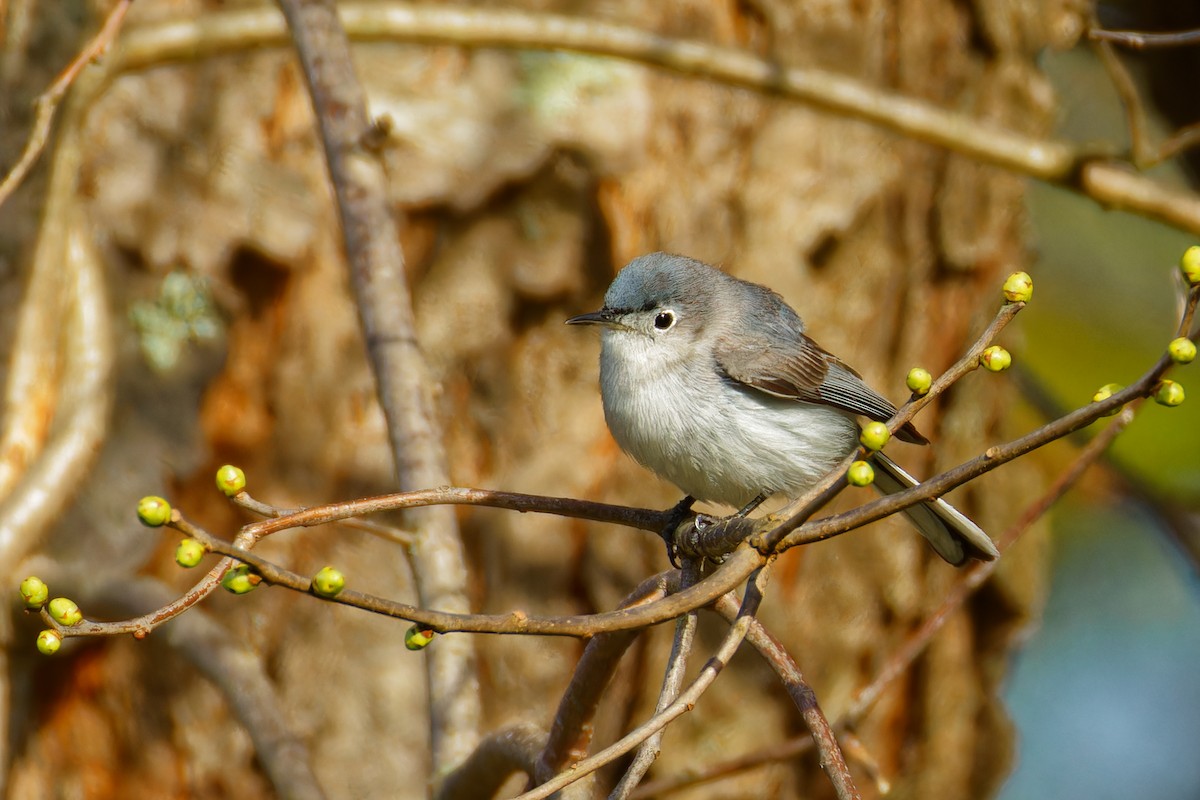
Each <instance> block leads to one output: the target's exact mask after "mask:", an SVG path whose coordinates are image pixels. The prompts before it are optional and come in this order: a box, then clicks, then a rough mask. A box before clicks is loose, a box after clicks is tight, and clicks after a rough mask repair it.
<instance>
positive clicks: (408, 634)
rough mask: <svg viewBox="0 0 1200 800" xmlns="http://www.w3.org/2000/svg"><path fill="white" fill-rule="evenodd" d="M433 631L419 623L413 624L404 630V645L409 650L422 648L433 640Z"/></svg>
mask: <svg viewBox="0 0 1200 800" xmlns="http://www.w3.org/2000/svg"><path fill="white" fill-rule="evenodd" d="M433 637H434V632H433V631H431V630H429V629H428V628H422V627H421V626H420V625H413V626H412V627H411V628H409V629H408V630H406V631H405V632H404V646H405V647H407V648H408V649H409V650H424V649H425V648H426V647H428V646H429V643H430V642H432V641H433Z"/></svg>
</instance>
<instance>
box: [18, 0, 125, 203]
mask: <svg viewBox="0 0 1200 800" xmlns="http://www.w3.org/2000/svg"><path fill="white" fill-rule="evenodd" d="M131 5H133V0H117V4H116V5H115V6H113V9H112V11H110V12H108V16H107V17H106V18H105V19H104V24H103V25H102V26H101V27H100V31H99V32H98V33H97V34H96V35H95V36H93V37H92V39H91V41H89V42H88V43H87V45H85V46H84V48H83V49H82V50H81V51H80V52H79V54H78V55H76V56H75V58H74V59H72V60H71V63H70V64H68V65H67V68H66V69H64V70H63V71H62V72H61V73H60V74H59V76H58V77H57V78H55V79H54V83H52V84H50V86H49V88H47V89H46V91H44V92H42V94H41V95H39V96H38V99H37V101H36V102H35V103H34V119H33V128H32V129H31V130H30V131H29V138H28V139H27V140H26V142H25V149H24V150H22V151H21V157H20V158H19V159H18V160H17V163H16V164H14V165H13V168H12V169H11V170H9V171H8V174H7V175H5V176H4V178H3V180H0V205H4V201H5V200H7V199H8V198H9V196H10V195H11V194H12V193H13V192H14V191H16V188H17V187H18V186H20V185H21V181H23V180H25V176H26V175H28V174H29V171H30V170H31V169H33V165H34V164H36V163H37V160H38V156H40V155H41V153H42V151H43V150H44V149H45V148H46V142H47V141H48V140H49V138H50V128H51V125H52V124H53V122H54V114H55V112H56V111H58V106H59V104H60V103H61V102H62V99H63V97H64V96H65V95H66V93H67V90H68V89H70V88H71V84H72V83H74V82H75V79H76V78H77V77H79V73H80V72H82V71H83V68H84V67H86V66H87V65H88V64H90V63H91V62H92V61H94V60H96V59H98V58H100V57H101V56H103V55H104V53H105V52H106V51H107V50H108V48H109V47H110V46H111V45H112V43H113V40H115V39H116V38H117V33H118V32H119V31H120V30H121V23H122V22H124V21H125V14H126V13H127V12H128V11H129V7H130V6H131Z"/></svg>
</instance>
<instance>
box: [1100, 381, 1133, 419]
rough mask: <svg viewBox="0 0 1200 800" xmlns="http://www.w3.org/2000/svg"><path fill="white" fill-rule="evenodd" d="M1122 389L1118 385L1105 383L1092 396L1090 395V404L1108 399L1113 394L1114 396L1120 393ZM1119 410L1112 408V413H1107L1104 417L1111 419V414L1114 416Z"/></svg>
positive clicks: (1122, 387)
mask: <svg viewBox="0 0 1200 800" xmlns="http://www.w3.org/2000/svg"><path fill="white" fill-rule="evenodd" d="M1124 388H1125V387H1124V386H1122V385H1121V384H1119V383H1106V384H1104V385H1103V386H1101V387H1100V388H1099V389H1097V390H1096V393H1095V394H1094V395H1092V402H1093V403H1099V402H1100V401H1101V400H1107V399H1108V398H1110V397H1112V396H1113V395H1114V394H1116V393H1117V392H1119V391H1121V390H1122V389H1124ZM1120 410H1121V409H1120V408H1119V407H1118V408H1114V409H1113V410H1112V411H1110V412H1108V414H1106V415H1105V416H1109V417H1111V416H1112V415H1113V414H1116V413H1117V412H1118V411H1120Z"/></svg>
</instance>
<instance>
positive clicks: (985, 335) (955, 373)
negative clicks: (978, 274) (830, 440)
mask: <svg viewBox="0 0 1200 800" xmlns="http://www.w3.org/2000/svg"><path fill="white" fill-rule="evenodd" d="M1024 307H1025V304H1024V303H1006V304H1004V305H1002V306H1001V307H1000V310H999V311H997V312H996V316H995V317H993V319H992V321H991V323H990V324H989V325H988V326H987V328H985V329H984V331H983V332H982V333H981V334H980V335H979V337H978V338H977V339H976V340H975V341H974V343H972V345H971V346H970V347H969V348H967V352H966V353H964V354H963V356H962V357H961V358H960V359H959V360H958V361H957V362H955V363H954V364H953V365H952V366H951V367H950V368H949V369H948V370H946V371H945V372H944V373H942V374H941V375H939V376H938V378H937V380H935V381H934V382H933V385H932V386H930V387H929V391H928V392H927V393H926V394H925V395H924V396H922V397H914V398H912V399H910V400H909V401H908V402H907V403H905V404H904V405H903V406H901V407H900V408H899V409H898V410H897V411H896V413H895V414H894V415H893V416H892V418H891V419H890V420H888V423H887V426H888V430H889V431H890V432H892V433H895V432H896V431H897V430H899V429H900V428H902V427H903V426H904V425H905V424H906V423H907V422H909V421H910V420H911V419H912V418H913V417H914V416H916V414H917V412H919V411H920V410H921V409H923V408H924V407H925V406H927V405H929V404H930V403H932V402H933V401H934V400H935V399H937V398H938V397H939V396H940V395H941V394H942V393H943V392H945V391H946V390H947V389H949V388H950V387H951V386H953V385H954V384H955V383H957V382H958V381H959V380H961V379H962V378H963V377H964V376H965V375H967V374H968V373H969V372H972V371H973V370H975V369H977V368H978V367H979V356H980V354H981V353H983V351H984V350H985V349H987V347H988V346H989V345H990V344H991V343H992V341H994V340H995V338H996V337H997V336H999V335H1000V332H1001V331H1003V330H1004V328H1005V327H1006V326H1007V325H1008V323H1010V322H1012V320H1013V318H1014V317H1015V316H1016V315H1017V313H1018V312H1020V311H1021V309H1022V308H1024ZM866 455H867V451H866V450H865V449H864V448H861V447H860V448H856V449H855V451H854V452H852V453H850V454H849V455H847V456H846V458H844V459H843V460H842V463H841V464H839V465H838V466H837V467H835V468H834V469H833V470H832V471H831V472H830V473H829V475H827V476H826V477H825V478H824V479H823V480H822V481H821V482H820V483H818V484H816V485H815V486H814V487H812V488H811V489H809V490H808V491H807V492H805V493H804V495H802V496H801V497H799V498H797V499H796V500H793V501H792V502H790V503H788V505H786V506H785V507H784V508H782V509H780V511H779V512H778V513H777V514H776V515H775V516H776V518H781V519H783V520H784V521H783V522H782V523H780V524H779V525H776V526H774V527H773V528H772V529H771V530H770V531H769V532H768V533H766V534H765V535H764V536H763V537H762V547H764V548H765V550H764V552H773V551H775V549H776V548H777V547H779V545H780V543H781V542H782V541H784V538H785V537H786V536H788V534H789V533H791V532H792V531H794V530H795V529H796V528H798V527H800V525H801V523H803V522H805V520H807V519H808V518H809V517H811V516H812V515H813V514H814V513H816V512H817V511H818V510H819V509H820V508H821V507H822V506H824V505H825V504H826V503H828V502H829V501H830V500H832V499H833V497H834V496H835V495H837V493H838V492H840V491H841V490H842V489H844V488H845V487H846V470H847V469H849V467H850V464H851V463H853V462H854V461H856V460H857V459H860V458H864V457H865V456H866ZM909 505H912V503H910V504H909ZM905 507H907V506H905Z"/></svg>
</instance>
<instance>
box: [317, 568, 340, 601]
mask: <svg viewBox="0 0 1200 800" xmlns="http://www.w3.org/2000/svg"><path fill="white" fill-rule="evenodd" d="M345 588H346V576H345V575H343V574H342V573H341V572H339V571H338V570H336V569H334V568H333V567H324V568H323V569H322V570H321V571H320V572H318V573H317V574H316V575H314V576H313V579H312V591H313V594H315V595H318V596H320V597H337V596H338V592H340V591H342V589H345Z"/></svg>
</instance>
